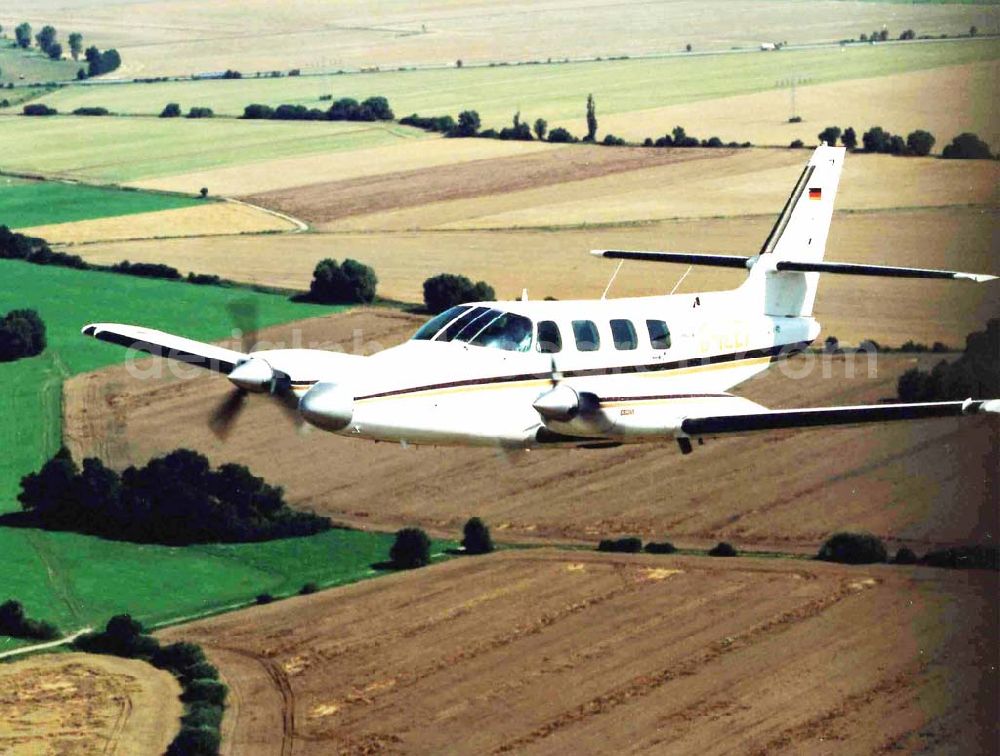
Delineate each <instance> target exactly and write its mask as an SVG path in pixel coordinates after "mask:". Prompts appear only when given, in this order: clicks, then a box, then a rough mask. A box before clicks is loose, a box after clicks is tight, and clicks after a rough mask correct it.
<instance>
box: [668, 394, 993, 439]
mask: <svg viewBox="0 0 1000 756" xmlns="http://www.w3.org/2000/svg"><path fill="white" fill-rule="evenodd" d="M978 413H993V414H1000V400H997V399H989V400H983V399H966V400H965V401H963V402H920V403H913V404H871V405H862V406H857V407H812V408H806V409H787V410H767V411H764V412H751V413H747V414H735V415H711V416H705V417H687V418H685V419H684V420H683V421H682V423H681V432H682V433H684V434H685V435H687V436H694V437H697V436H717V435H726V434H733V435H738V434H741V433H755V432H759V431H773V430H782V429H788V428H820V427H827V426H836V425H862V424H865V423H888V422H895V421H899V420H925V419H930V418H940V417H963V416H965V415H975V414H978Z"/></svg>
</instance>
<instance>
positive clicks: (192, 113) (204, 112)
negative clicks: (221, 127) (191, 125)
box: [184, 108, 215, 118]
mask: <svg viewBox="0 0 1000 756" xmlns="http://www.w3.org/2000/svg"><path fill="white" fill-rule="evenodd" d="M184 117H185V118H214V117H215V112H214V111H213V110H212V109H211V108H191V109H190V110H188V114H187V115H186V116H184Z"/></svg>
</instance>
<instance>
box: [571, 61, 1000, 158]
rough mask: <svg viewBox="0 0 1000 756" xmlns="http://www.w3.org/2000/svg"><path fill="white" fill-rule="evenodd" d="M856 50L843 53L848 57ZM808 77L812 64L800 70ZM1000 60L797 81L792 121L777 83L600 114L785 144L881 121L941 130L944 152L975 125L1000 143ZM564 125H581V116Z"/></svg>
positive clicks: (900, 130)
mask: <svg viewBox="0 0 1000 756" xmlns="http://www.w3.org/2000/svg"><path fill="white" fill-rule="evenodd" d="M850 54H851V51H847V52H845V53H844V56H845V57H847V56H849V55H850ZM798 75H799V76H800V77H801V78H808V75H809V72H808V71H801V72H799V74H798ZM998 75H1000V63H998V62H997V61H990V62H985V63H972V64H968V65H961V66H943V67H941V68H934V69H930V70H926V71H912V72H908V73H899V74H891V75H888V76H879V77H877V78H871V79H853V80H850V81H838V82H833V83H826V84H813V85H809V84H808V83H807V84H806V85H803V86H799V87H797V88H796V92H795V112H796V114H797V115H798V116H800V117H801V118H802V122H801V123H789V122H788V118H789V116H790V115H791V110H792V105H791V96H790V91H789V89H788V87H775V88H774V89H772V90H770V91H767V92H758V93H755V94H748V95H737V96H735V97H721V98H717V99H713V100H706V101H703V102H694V103H686V104H683V105H671V106H668V107H662V108H653V109H650V110H644V111H636V112H632V113H615V114H612V115H606V116H604V117H603V118H601V120H600V124H601V128H602V132H603V133H613V134H616V135H618V136H621V137H624V138H626V139H630V140H638V141H642V140H643V139H644V138H645V137H647V136H653V137H654V138H655V137H657V136H661V135H662V134H664V133H668V132H669V130H670V129H672V128H673V127H674V126H676V125H678V124H680V125H682V126H685V127H687V129H688V131H689V132H691V133H693V134H695V135H697V136H698V137H699V138H701V139H707V138H708V137H710V136H718V137H719V138H721V139H722V140H723V141H724V142H729V141H737V142H746V141H749V142H753V143H754V144H760V145H765V144H767V145H780V146H782V147H784V146H786V145H788V144H789V143H790V142H791V141H792V140H793V139H801V140H802V141H803V142H805V143H806V144H815V143H816V135H817V134H819V132H820V131H822V130H823V129H824V128H826V127H827V126H840V127H841V128H845V127H847V126H853V127H854V129H855V131H857V133H858V139H859V141H860V139H861V135H862V134H863V133H864V132H865V131H867V130H868V129H869V128H871V127H872V126H881V127H882V128H884V129H886V130H887V131H890V132H892V133H893V134H902V135H903V136H904V137H905V136H906V135H907V134H908V133H910V132H911V131H914V130H915V129H924V130H925V131H929V132H931V133H932V134H933V135H934V136H935V137H936V138H937V144H936V145H935V150H934V151H935V152H940V151H941V150H942V149H943V148H944V146H945V145H946V144H948V143H949V142H950V141H951V139H952V137H954V136H957V135H958V134H961V133H962V132H963V131H971V132H973V133H975V134H978V135H979V136H980V137H982V138H983V139H984V140H986V141H987V142H988V143H989V144H990V146H991V147H993V148H994V149H995V148H996V147H997V146H1000V121H998V119H997V117H996V110H995V106H994V103H995V102H996V99H997V96H998V94H1000V93H998V91H997V78H998ZM560 125H563V126H567V127H569V128H570V129H577V130H579V128H580V126H579V122H566V123H562V124H560Z"/></svg>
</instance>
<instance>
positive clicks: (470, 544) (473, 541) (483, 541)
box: [462, 517, 493, 554]
mask: <svg viewBox="0 0 1000 756" xmlns="http://www.w3.org/2000/svg"><path fill="white" fill-rule="evenodd" d="M462 535H463V536H464V537H463V538H462V546H464V547H465V553H466V554H489V553H490V552H491V551H493V539H492V538H491V537H490V529H489V528H488V527H486V523H484V522H483V521H482V520H481V519H479V518H478V517H472V518H470V519H469V521H468V522H467V523H465V527H464V528H462Z"/></svg>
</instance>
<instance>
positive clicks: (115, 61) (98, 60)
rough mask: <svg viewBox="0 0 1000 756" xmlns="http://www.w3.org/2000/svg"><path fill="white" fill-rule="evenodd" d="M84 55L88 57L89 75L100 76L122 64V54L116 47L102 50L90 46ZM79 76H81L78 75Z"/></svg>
mask: <svg viewBox="0 0 1000 756" xmlns="http://www.w3.org/2000/svg"><path fill="white" fill-rule="evenodd" d="M84 57H85V58H86V59H87V76H100V75H101V74H106V73H111V72H112V71H114V70H115V69H117V68H118V67H119V66H120V65H121V64H122V58H121V55H119V54H118V51H117V50H115V49H109V50H104V51H103V52H101V51H100V50H98V49H97V48H96V47H94V46H90V47H88V48H87V51H86V52H85V53H84ZM81 70H83V69H81ZM77 78H80V77H79V76H78V77H77Z"/></svg>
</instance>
